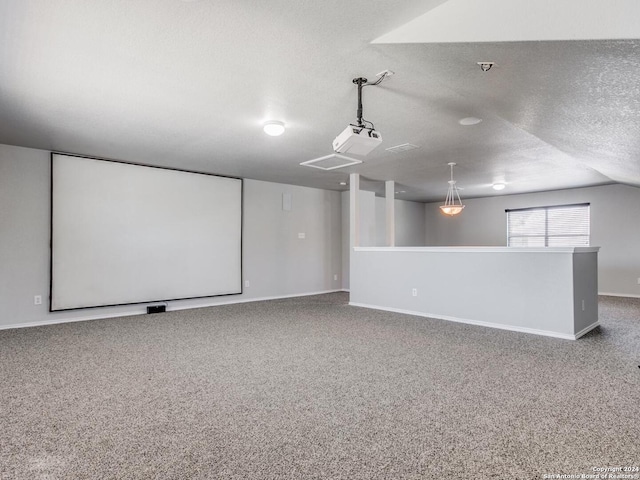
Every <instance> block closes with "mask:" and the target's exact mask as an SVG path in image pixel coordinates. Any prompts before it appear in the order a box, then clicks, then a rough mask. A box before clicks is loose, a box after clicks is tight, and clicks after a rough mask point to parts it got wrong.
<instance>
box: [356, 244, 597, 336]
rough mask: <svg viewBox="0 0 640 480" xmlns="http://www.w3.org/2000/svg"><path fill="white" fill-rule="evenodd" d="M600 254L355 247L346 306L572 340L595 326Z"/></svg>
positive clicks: (551, 250) (584, 250)
mask: <svg viewBox="0 0 640 480" xmlns="http://www.w3.org/2000/svg"><path fill="white" fill-rule="evenodd" d="M597 251H598V249H597V248H570V247H564V248H562V247H560V248H537V249H536V248H506V247H502V248H498V247H466V248H465V247H435V248H434V247H395V248H394V247H356V248H355V249H354V252H352V255H353V259H352V266H353V269H352V272H351V274H352V276H351V295H350V297H351V298H350V304H351V305H355V306H363V307H370V308H378V309H381V310H391V311H396V312H403V313H409V314H412V315H421V316H425V317H432V318H440V319H443V320H450V321H455V322H461V323H470V324H474V325H483V326H487V327H494V328H502V329H506V330H515V331H520V332H527V333H536V334H538V335H548V336H552V337H559V338H566V339H576V338H578V337H580V336H581V335H583V334H585V333H586V332H587V331H589V330H591V329H593V328H595V327H596V326H597V325H598V296H597V284H596V281H595V278H596V268H597Z"/></svg>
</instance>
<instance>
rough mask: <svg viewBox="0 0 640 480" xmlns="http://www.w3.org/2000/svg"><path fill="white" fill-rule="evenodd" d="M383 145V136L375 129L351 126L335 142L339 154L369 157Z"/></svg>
mask: <svg viewBox="0 0 640 480" xmlns="http://www.w3.org/2000/svg"><path fill="white" fill-rule="evenodd" d="M381 143H382V135H380V133H379V132H376V131H375V130H374V129H373V128H368V127H361V126H358V125H349V126H348V127H347V128H345V129H344V130H343V131H342V133H341V134H340V135H338V136H337V137H336V138H335V139H334V140H333V150H334V151H336V152H337V153H350V154H352V155H367V154H368V153H369V152H371V151H372V150H373V149H374V148H376V147H377V146H378V145H380V144H381Z"/></svg>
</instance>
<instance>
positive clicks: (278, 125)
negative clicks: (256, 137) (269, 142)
mask: <svg viewBox="0 0 640 480" xmlns="http://www.w3.org/2000/svg"><path fill="white" fill-rule="evenodd" d="M262 129H263V130H264V133H266V134H267V135H271V136H272V137H279V136H280V135H282V134H283V133H284V122H280V121H278V120H269V121H267V122H264V123H263V124H262Z"/></svg>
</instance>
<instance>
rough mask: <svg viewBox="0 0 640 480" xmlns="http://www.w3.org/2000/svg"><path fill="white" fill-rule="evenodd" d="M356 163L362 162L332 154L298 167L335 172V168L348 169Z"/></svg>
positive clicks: (303, 163) (308, 161)
mask: <svg viewBox="0 0 640 480" xmlns="http://www.w3.org/2000/svg"><path fill="white" fill-rule="evenodd" d="M358 163H362V160H356V159H355V158H350V157H345V156H344V155H339V154H337V153H332V154H331V155H325V156H324V157H320V158H314V159H313V160H307V161H306V162H302V163H301V164H300V165H304V166H305V167H313V168H319V169H320V170H335V169H336V168H344V167H349V166H351V165H357V164H358Z"/></svg>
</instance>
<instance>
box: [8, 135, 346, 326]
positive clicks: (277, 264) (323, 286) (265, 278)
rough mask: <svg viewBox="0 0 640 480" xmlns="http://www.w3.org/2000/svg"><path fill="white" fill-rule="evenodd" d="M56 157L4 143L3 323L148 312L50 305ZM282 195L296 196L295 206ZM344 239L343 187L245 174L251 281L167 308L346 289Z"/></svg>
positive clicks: (246, 267)
mask: <svg viewBox="0 0 640 480" xmlns="http://www.w3.org/2000/svg"><path fill="white" fill-rule="evenodd" d="M49 155H50V153H49V152H48V151H44V150H36V149H29V148H22V147H14V146H9V145H0V232H1V233H0V265H2V268H1V269H0V306H1V308H0V328H3V327H7V326H22V325H26V324H40V323H55V322H63V321H73V320H81V319H88V318H103V317H113V316H121V315H129V314H137V313H144V312H146V304H140V305H126V306H121V307H105V308H92V309H87V310H77V311H66V312H53V313H50V312H49V311H48V294H49V236H50V231H49V226H50V218H49V212H50V157H49ZM132 160H135V159H132ZM283 193H289V194H291V200H292V208H291V210H290V211H284V210H283V208H282V195H283ZM300 233H304V237H305V238H303V239H301V238H299V235H298V234H300ZM341 237H342V225H341V200H340V193H339V192H335V191H327V190H319V189H314V188H306V187H298V186H292V185H284V184H277V183H269V182H260V181H256V180H245V183H244V225H243V265H242V268H243V280H244V281H245V282H246V281H248V282H249V284H250V286H249V287H246V286H243V290H244V293H243V294H241V295H233V296H223V297H210V298H201V299H193V300H181V301H174V302H169V305H168V309H169V310H172V309H181V308H196V307H202V306H209V305H216V304H223V303H233V302H243V301H251V300H256V299H262V298H274V297H287V296H295V295H304V294H312V293H320V292H327V291H334V290H339V289H340V288H341V280H342V279H341V274H340V273H341V268H342V267H341V258H342V253H341V251H342V248H341ZM334 275H338V280H334ZM35 295H40V296H42V304H41V305H34V296H35Z"/></svg>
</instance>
